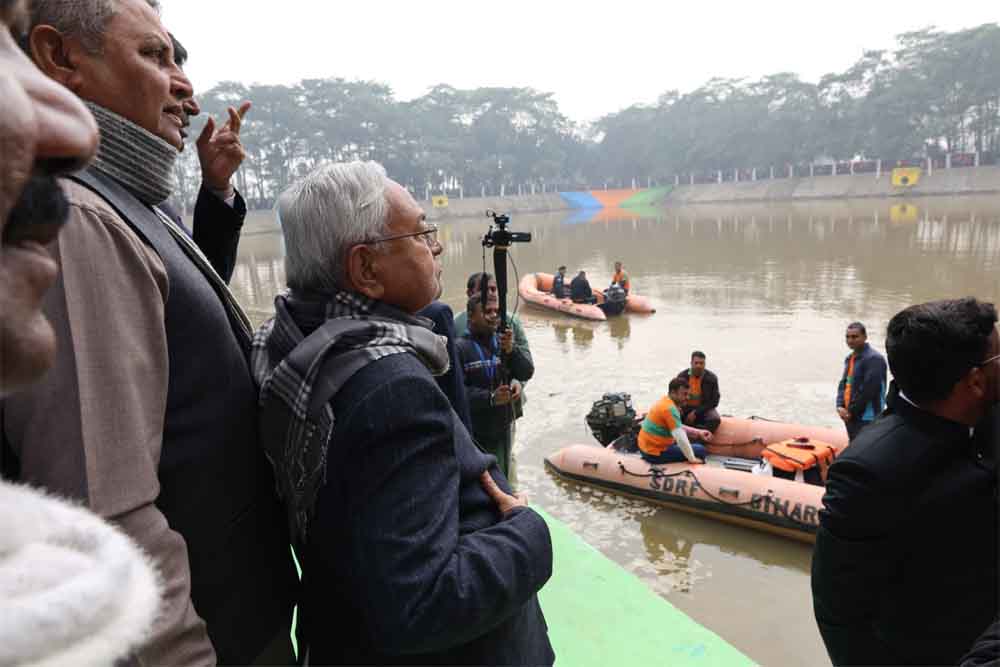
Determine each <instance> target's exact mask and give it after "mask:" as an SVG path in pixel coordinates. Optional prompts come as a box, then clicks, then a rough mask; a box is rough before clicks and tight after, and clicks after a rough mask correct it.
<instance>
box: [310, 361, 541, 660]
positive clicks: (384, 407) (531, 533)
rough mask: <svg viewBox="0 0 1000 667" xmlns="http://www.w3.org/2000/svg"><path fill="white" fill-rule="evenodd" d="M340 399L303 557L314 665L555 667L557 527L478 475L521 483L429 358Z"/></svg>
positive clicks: (368, 380)
mask: <svg viewBox="0 0 1000 667" xmlns="http://www.w3.org/2000/svg"><path fill="white" fill-rule="evenodd" d="M331 406H332V408H333V412H334V414H336V415H337V421H336V427H335V429H334V432H333V437H332V444H331V445H330V450H329V453H328V457H327V467H326V471H327V482H326V485H325V486H324V487H323V489H322V490H321V491H320V493H319V496H318V498H317V504H316V513H315V517H314V519H313V522H312V524H311V526H310V530H309V535H310V537H309V542H308V544H307V545H306V546H305V548H304V549H303V552H302V561H301V562H302V567H303V595H302V603H301V605H300V606H299V626H298V627H299V637H300V639H302V640H304V641H305V643H306V644H308V645H309V647H310V648H309V651H310V663H311V664H316V665H328V664H336V665H369V664H379V665H551V664H552V663H553V660H554V654H553V652H552V647H551V645H550V643H549V639H548V630H547V627H546V625H545V619H544V617H543V616H542V610H541V608H540V606H539V604H538V597H537V595H536V593H537V592H538V590H539V589H541V587H542V585H544V584H545V582H546V581H547V580H548V579H549V576H550V575H551V573H552V544H551V540H550V537H549V532H548V528H547V526H546V524H545V521H544V520H543V519H542V518H541V517H540V516H539V515H538V514H537V513H535V512H534V511H533V510H531V509H529V508H519V509H515V510H514V511H512V512H511V513H510V514H508V515H507V516H506V517H505V518H501V517H500V515H499V514H498V512H497V509H496V505H495V503H494V502H493V501H492V500H491V499H490V497H489V496H487V495H486V492H485V491H484V490H483V488H482V486H481V484H480V481H479V476H480V474H481V473H482V472H483V471H484V470H490V471H491V474H492V475H493V477H494V479H496V480H497V483H498V484H499V485H500V487H501V488H502V489H504V490H506V491H507V492H508V493H509V492H510V486H509V484H508V483H507V480H506V478H504V476H503V475H502V474H501V473H500V472H499V470H498V469H497V467H496V459H495V458H494V457H493V456H490V455H488V454H484V453H483V452H481V451H480V450H479V449H478V448H477V447H476V445H475V444H474V443H473V442H472V438H471V437H470V436H469V433H468V431H467V430H466V429H465V427H464V426H463V425H462V423H461V422H460V421H459V419H458V417H457V415H456V414H455V411H454V410H452V408H451V405H450V404H449V402H448V399H447V398H446V397H445V395H444V394H443V393H442V392H441V390H440V389H439V388H438V386H437V384H435V382H434V378H432V377H431V375H430V373H429V372H428V371H427V369H426V368H425V367H424V365H423V364H422V363H421V362H420V361H419V360H418V359H417V358H416V357H415V356H413V355H411V354H395V355H391V356H388V357H383V358H382V359H379V360H378V361H375V362H372V363H371V364H369V365H368V366H366V367H365V368H363V369H362V370H361V371H359V372H358V373H357V374H356V375H354V376H353V377H352V378H351V380H350V381H349V382H348V383H347V384H346V385H345V386H344V387H343V389H342V390H341V391H340V392H339V393H338V394H337V396H336V397H335V398H334V399H333V401H331ZM301 646H302V644H300V647H301Z"/></svg>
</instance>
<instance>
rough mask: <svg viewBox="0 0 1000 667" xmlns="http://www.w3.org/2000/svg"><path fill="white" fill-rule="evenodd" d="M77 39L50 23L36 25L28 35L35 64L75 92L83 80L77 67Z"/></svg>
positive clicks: (29, 47) (30, 53)
mask: <svg viewBox="0 0 1000 667" xmlns="http://www.w3.org/2000/svg"><path fill="white" fill-rule="evenodd" d="M79 49H80V45H79V43H78V42H77V40H75V39H74V40H71V39H70V38H67V37H66V36H65V35H63V34H62V33H61V32H59V31H58V30H56V29H55V28H53V27H52V26H50V25H39V26H35V27H34V28H32V30H31V34H30V35H28V51H29V55H30V56H31V59H32V60H33V61H34V62H35V65H36V66H37V67H38V69H40V70H41V71H42V72H43V73H44V74H45V75H46V76H48V77H49V78H50V79H54V80H55V81H58V82H59V83H61V84H62V85H64V86H66V87H67V88H69V89H70V90H72V91H73V92H74V93H77V92H79V88H80V85H81V82H82V79H81V77H80V74H79V72H78V71H77V68H76V60H77V58H76V51H78V50H79Z"/></svg>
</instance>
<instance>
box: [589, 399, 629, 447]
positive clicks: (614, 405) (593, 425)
mask: <svg viewBox="0 0 1000 667" xmlns="http://www.w3.org/2000/svg"><path fill="white" fill-rule="evenodd" d="M635 418H636V414H635V408H633V407H632V396H631V395H629V394H625V393H611V394H604V396H602V397H601V399H600V400H599V401H594V404H593V406H592V407H591V408H590V412H588V413H587V427H588V428H590V432H591V433H592V434H593V435H594V437H595V438H597V441H598V442H599V443H601V444H602V445H607V444H608V443H609V442H611V441H612V440H614V439H615V438H617V437H619V436H621V435H623V434H625V433H630V432H632V431H633V430H634V429H635Z"/></svg>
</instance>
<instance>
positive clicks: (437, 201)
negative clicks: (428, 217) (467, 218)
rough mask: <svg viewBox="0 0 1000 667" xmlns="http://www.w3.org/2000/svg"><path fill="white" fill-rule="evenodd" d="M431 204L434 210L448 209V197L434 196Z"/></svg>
mask: <svg viewBox="0 0 1000 667" xmlns="http://www.w3.org/2000/svg"><path fill="white" fill-rule="evenodd" d="M431 204H432V205H433V206H434V208H448V195H434V196H433V197H431Z"/></svg>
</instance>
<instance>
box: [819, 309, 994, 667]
mask: <svg viewBox="0 0 1000 667" xmlns="http://www.w3.org/2000/svg"><path fill="white" fill-rule="evenodd" d="M996 321H997V312H996V309H995V308H994V306H993V305H992V304H988V303H982V302H979V301H977V300H975V299H971V298H969V299H955V300H949V301H935V302H931V303H925V304H922V305H918V306H912V307H910V308H907V309H905V310H903V311H901V312H899V313H897V314H896V315H895V317H893V318H892V320H891V321H890V322H889V327H888V333H887V336H886V349H887V351H888V354H889V366H890V368H891V369H892V373H893V376H894V377H895V383H894V384H895V385H896V386H894V387H893V389H892V390H890V397H889V404H888V408H887V409H886V411H885V412H884V413H883V415H882V416H881V417H879V418H878V419H876V420H875V422H874V423H873V424H872V425H871V426H867V427H866V428H865V429H864V431H862V432H861V434H860V435H859V436H858V437H857V438H856V439H855V440H854V442H852V443H851V445H850V447H848V448H847V449H846V450H844V452H843V453H842V454H841V455H840V456H839V458H837V460H836V461H835V462H834V464H833V465H832V466H830V471H829V477H828V480H827V486H826V495H825V496H824V497H823V509H822V510H820V526H819V529H818V531H817V534H816V548H815V552H814V554H813V561H812V590H813V607H814V610H815V614H816V621H817V623H818V624H819V629H820V633H821V634H822V636H823V641H824V642H825V643H826V648H827V652H828V653H829V654H830V658H831V660H832V661H833V663H834V664H835V665H900V664H921V665H929V664H934V665H953V664H956V663H957V662H958V660H959V659H960V658H961V656H962V655H963V654H964V653H965V652H966V651H968V650H969V648H970V647H971V646H972V644H973V642H974V641H975V639H976V637H977V636H978V635H979V634H980V633H981V632H982V631H983V629H984V628H985V627H986V626H987V625H989V623H990V622H991V621H992V620H993V619H994V618H995V617H996V615H997V584H998V580H997V557H998V554H997V537H998V527H997V519H998V516H997V502H996V493H997V474H996V437H997V432H996V410H997V403H998V401H1000V337H998V335H997V329H996Z"/></svg>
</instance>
